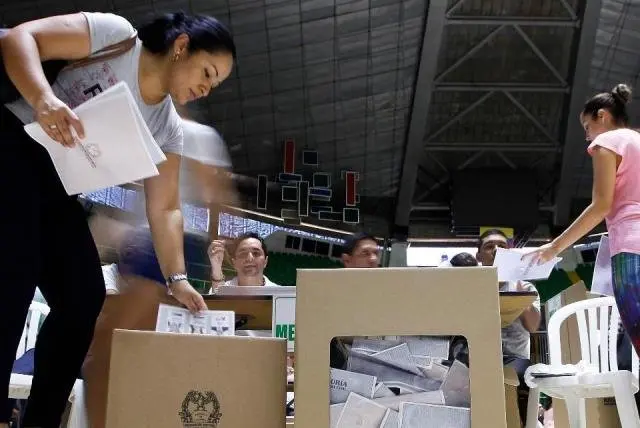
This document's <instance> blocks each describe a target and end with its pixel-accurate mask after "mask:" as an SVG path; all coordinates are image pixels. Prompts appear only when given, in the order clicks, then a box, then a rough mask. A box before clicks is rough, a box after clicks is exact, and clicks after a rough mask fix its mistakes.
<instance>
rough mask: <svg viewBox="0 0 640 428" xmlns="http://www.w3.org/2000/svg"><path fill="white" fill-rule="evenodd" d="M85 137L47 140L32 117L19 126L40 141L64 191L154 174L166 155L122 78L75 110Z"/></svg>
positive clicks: (86, 189)
mask: <svg viewBox="0 0 640 428" xmlns="http://www.w3.org/2000/svg"><path fill="white" fill-rule="evenodd" d="M74 112H75V113H76V114H77V115H78V117H79V118H80V120H81V121H82V124H83V126H84V130H85V138H84V139H83V140H81V141H80V142H79V143H78V144H76V146H75V147H73V148H67V147H63V146H62V145H61V144H60V143H58V142H56V141H54V140H52V139H51V138H49V136H48V135H47V134H46V132H44V130H43V129H42V127H41V126H40V124H38V123H37V122H34V123H30V124H28V125H25V127H24V129H25V131H26V132H27V134H29V136H30V137H31V138H33V139H34V140H35V141H36V142H38V143H39V144H40V145H42V146H43V147H44V148H45V149H46V150H47V152H48V153H49V156H50V157H51V160H52V161H53V164H54V166H55V168H56V172H57V173H58V175H59V176H60V180H61V181H62V184H63V185H64V188H65V190H66V191H67V193H68V194H69V195H75V194H80V193H90V192H94V191H96V190H100V189H104V188H106V187H110V186H116V185H119V184H124V183H128V182H132V181H136V180H141V179H144V178H148V177H153V176H156V175H158V169H157V168H156V164H158V163H160V162H163V161H165V160H166V157H165V155H164V153H162V150H161V149H160V147H158V145H157V143H156V142H155V139H154V138H153V136H152V135H151V131H149V128H148V127H147V124H146V123H145V121H144V119H143V118H142V114H141V113H140V111H139V110H138V106H137V105H136V102H135V100H134V99H133V96H132V95H131V91H130V90H129V87H128V86H127V84H126V83H124V82H120V83H118V84H116V85H114V86H112V87H111V88H109V89H107V90H106V91H104V92H102V93H101V94H99V95H97V96H95V97H93V98H91V99H90V100H88V101H86V102H84V103H83V104H81V105H79V106H78V107H76V108H75V109H74Z"/></svg>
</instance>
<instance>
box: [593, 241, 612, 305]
mask: <svg viewBox="0 0 640 428" xmlns="http://www.w3.org/2000/svg"><path fill="white" fill-rule="evenodd" d="M591 292H592V293H598V294H602V295H605V296H613V278H612V274H611V250H610V249H609V237H608V236H606V235H602V238H600V245H599V246H598V255H597V256H596V265H595V266H594V268H593V279H592V280H591Z"/></svg>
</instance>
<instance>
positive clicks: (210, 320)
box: [156, 304, 235, 336]
mask: <svg viewBox="0 0 640 428" xmlns="http://www.w3.org/2000/svg"><path fill="white" fill-rule="evenodd" d="M156 331H159V332H165V333H183V334H205V335H210V336H233V335H234V334H235V313H234V312H232V311H202V312H199V313H197V314H192V313H191V312H189V311H188V310H187V309H184V308H179V307H176V306H171V305H165V304H161V305H159V307H158V318H157V320H156Z"/></svg>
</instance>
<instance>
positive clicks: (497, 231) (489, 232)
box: [478, 229, 509, 249]
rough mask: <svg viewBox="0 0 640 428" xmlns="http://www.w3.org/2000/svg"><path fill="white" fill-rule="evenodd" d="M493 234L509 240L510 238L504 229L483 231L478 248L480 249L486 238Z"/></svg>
mask: <svg viewBox="0 0 640 428" xmlns="http://www.w3.org/2000/svg"><path fill="white" fill-rule="evenodd" d="M491 235H500V236H502V237H503V238H504V239H506V240H509V238H507V235H506V234H505V233H504V232H503V231H501V230H500V229H489V230H485V231H484V232H483V233H482V235H480V238H478V249H480V248H481V247H482V244H484V240H485V239H487V238H488V237H489V236H491Z"/></svg>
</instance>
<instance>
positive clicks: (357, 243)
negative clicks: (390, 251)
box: [341, 232, 380, 269]
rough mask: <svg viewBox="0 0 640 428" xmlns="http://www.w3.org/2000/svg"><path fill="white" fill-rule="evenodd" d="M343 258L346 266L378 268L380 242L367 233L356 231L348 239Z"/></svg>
mask: <svg viewBox="0 0 640 428" xmlns="http://www.w3.org/2000/svg"><path fill="white" fill-rule="evenodd" d="M341 259H342V264H343V265H344V267H346V268H365V269H366V268H377V267H378V266H379V265H380V250H379V249H378V243H377V242H376V239H375V238H374V237H373V236H371V235H369V234H367V233H364V232H361V233H356V234H355V235H352V236H350V237H349V238H347V239H346V242H345V244H344V247H343V253H342V257H341Z"/></svg>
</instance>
